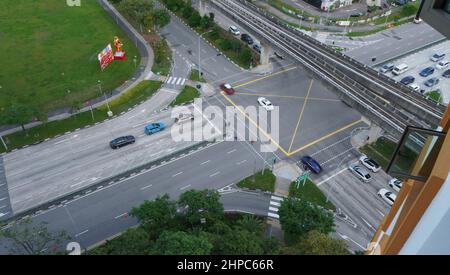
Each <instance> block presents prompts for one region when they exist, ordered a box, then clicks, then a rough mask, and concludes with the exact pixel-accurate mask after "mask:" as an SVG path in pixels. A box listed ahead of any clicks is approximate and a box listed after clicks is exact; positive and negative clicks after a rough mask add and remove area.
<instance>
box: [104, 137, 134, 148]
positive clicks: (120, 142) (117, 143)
mask: <svg viewBox="0 0 450 275" xmlns="http://www.w3.org/2000/svg"><path fill="white" fill-rule="evenodd" d="M135 142H136V138H135V137H134V136H123V137H118V138H116V139H114V140H111V142H110V143H109V146H111V148H112V149H117V148H120V147H122V146H125V145H128V144H132V143H135Z"/></svg>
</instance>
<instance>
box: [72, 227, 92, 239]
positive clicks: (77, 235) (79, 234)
mask: <svg viewBox="0 0 450 275" xmlns="http://www.w3.org/2000/svg"><path fill="white" fill-rule="evenodd" d="M88 231H89V229H86V230H84V231H83V232H80V233H78V234H75V238H78V237H79V236H81V235H83V234H86V233H87V232H88Z"/></svg>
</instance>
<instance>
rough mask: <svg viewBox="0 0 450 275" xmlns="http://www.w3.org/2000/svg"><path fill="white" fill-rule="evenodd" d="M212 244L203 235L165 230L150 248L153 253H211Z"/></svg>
mask: <svg viewBox="0 0 450 275" xmlns="http://www.w3.org/2000/svg"><path fill="white" fill-rule="evenodd" d="M212 247H213V246H212V244H211V243H210V242H209V241H208V239H206V238H205V237H203V236H195V235H193V234H189V233H186V232H182V231H177V232H171V231H164V232H163V233H162V234H161V236H160V237H159V238H158V240H156V242H155V245H154V246H153V247H152V249H151V250H150V254H152V255H209V254H210V252H211V249H212Z"/></svg>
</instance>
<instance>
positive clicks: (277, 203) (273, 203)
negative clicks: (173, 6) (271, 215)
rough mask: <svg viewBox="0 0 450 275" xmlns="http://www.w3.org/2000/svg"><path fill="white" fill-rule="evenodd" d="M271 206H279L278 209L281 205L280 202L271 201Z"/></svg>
mask: <svg viewBox="0 0 450 275" xmlns="http://www.w3.org/2000/svg"><path fill="white" fill-rule="evenodd" d="M270 205H275V206H278V207H280V206H281V204H280V203H279V202H276V201H270Z"/></svg>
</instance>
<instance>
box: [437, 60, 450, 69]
mask: <svg viewBox="0 0 450 275" xmlns="http://www.w3.org/2000/svg"><path fill="white" fill-rule="evenodd" d="M449 64H450V61H448V60H441V61H439V62H438V63H437V65H436V68H437V69H439V70H442V69H445V68H447V67H448V65H449Z"/></svg>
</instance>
